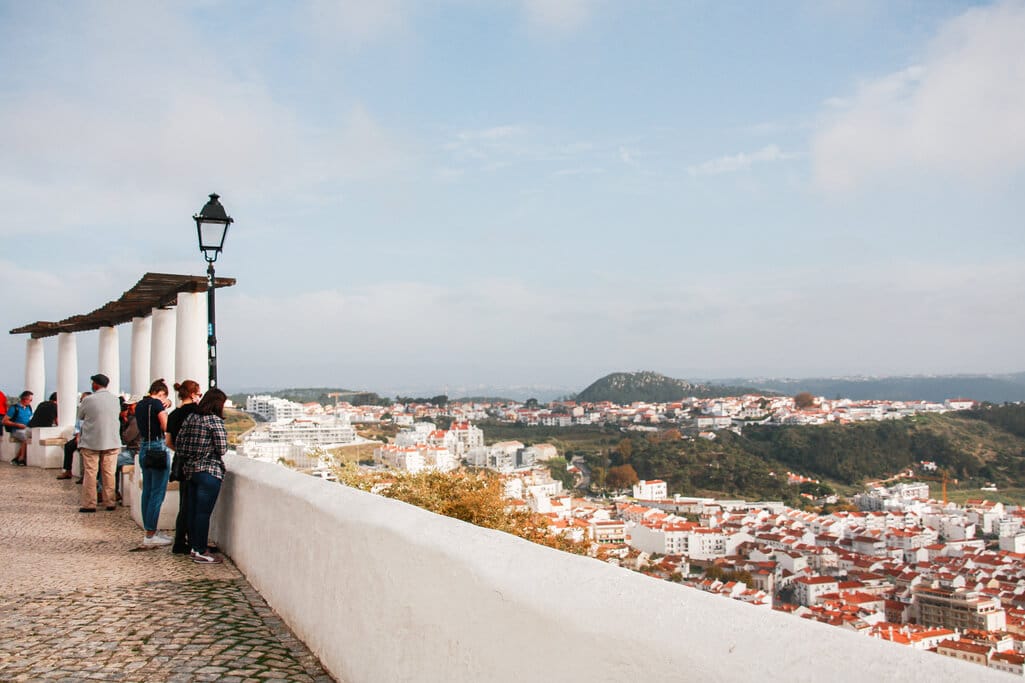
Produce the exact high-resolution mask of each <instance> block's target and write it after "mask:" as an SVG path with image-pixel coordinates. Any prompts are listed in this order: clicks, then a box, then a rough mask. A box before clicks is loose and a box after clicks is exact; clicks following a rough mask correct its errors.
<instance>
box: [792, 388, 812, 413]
mask: <svg viewBox="0 0 1025 683" xmlns="http://www.w3.org/2000/svg"><path fill="white" fill-rule="evenodd" d="M794 405H795V406H797V407H798V408H799V409H800V410H804V409H805V408H811V407H812V406H813V405H815V397H814V396H812V395H811V393H810V392H808V391H802V392H801V393H799V394H798V395H797V396H794Z"/></svg>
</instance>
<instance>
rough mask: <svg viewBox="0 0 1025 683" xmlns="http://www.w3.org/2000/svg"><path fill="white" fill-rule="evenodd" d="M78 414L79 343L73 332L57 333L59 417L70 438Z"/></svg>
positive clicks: (62, 431) (61, 425)
mask: <svg viewBox="0 0 1025 683" xmlns="http://www.w3.org/2000/svg"><path fill="white" fill-rule="evenodd" d="M76 415H78V344H77V342H76V341H75V335H74V333H73V332H61V333H60V334H58V335H57V419H58V420H60V427H61V433H62V434H63V435H64V437H65V438H68V439H70V438H71V434H72V432H74V431H75V417H74V416H76Z"/></svg>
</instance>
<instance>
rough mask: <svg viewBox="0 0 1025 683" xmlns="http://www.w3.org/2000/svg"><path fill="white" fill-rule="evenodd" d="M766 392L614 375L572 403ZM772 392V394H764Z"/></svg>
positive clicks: (635, 374) (638, 374)
mask: <svg viewBox="0 0 1025 683" xmlns="http://www.w3.org/2000/svg"><path fill="white" fill-rule="evenodd" d="M752 393H766V392H765V391H761V392H759V391H756V390H755V389H751V388H749V387H733V386H725V385H721V386H720V385H713V384H693V383H691V382H688V381H686V380H682V379H673V378H672V377H666V376H665V375H660V374H659V373H657V372H650V371H649V372H614V373H612V374H611V375H606V376H605V377H602V378H601V379H599V380H597V381H596V382H594V383H593V384H591V386H589V387H587V388H586V389H584V390H583V391H581V392H580V393H579V394H577V395H576V397H575V400H577V401H586V402H591V403H596V402H599V401H612V402H613V403H619V404H622V405H630V404H631V403H633V402H635V401H644V402H647V403H672V402H674V401H679V400H681V399H684V398H688V397H691V396H694V397H697V398H718V397H720V396H740V395H742V394H752ZM768 393H772V392H768Z"/></svg>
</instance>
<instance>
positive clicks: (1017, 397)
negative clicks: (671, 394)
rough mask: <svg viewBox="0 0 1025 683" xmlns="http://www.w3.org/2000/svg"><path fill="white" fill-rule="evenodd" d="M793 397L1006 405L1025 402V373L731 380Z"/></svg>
mask: <svg viewBox="0 0 1025 683" xmlns="http://www.w3.org/2000/svg"><path fill="white" fill-rule="evenodd" d="M729 381H738V382H743V383H745V384H751V385H753V386H755V387H760V388H763V389H770V390H772V391H778V392H780V393H782V394H785V395H787V396H793V395H794V394H797V393H799V392H802V391H808V392H811V393H812V394H814V395H815V396H825V397H827V398H833V397H836V396H838V397H842V398H850V399H853V400H855V401H864V400H876V399H880V400H891V401H937V402H940V403H942V402H943V401H944V400H946V399H948V398H961V397H964V398H970V399H974V400H976V401H989V402H991V403H1004V402H1005V401H1011V402H1014V401H1025V373H1018V374H1015V375H999V376H993V377H989V376H973V375H948V376H939V377H840V378H825V377H812V378H806V379H762V380H754V379H752V380H729Z"/></svg>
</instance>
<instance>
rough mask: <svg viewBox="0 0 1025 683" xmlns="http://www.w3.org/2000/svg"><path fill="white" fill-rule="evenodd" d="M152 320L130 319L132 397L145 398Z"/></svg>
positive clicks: (147, 386)
mask: <svg viewBox="0 0 1025 683" xmlns="http://www.w3.org/2000/svg"><path fill="white" fill-rule="evenodd" d="M152 331H153V318H151V317H150V316H148V315H147V316H138V317H135V318H132V367H131V370H129V372H130V373H131V387H130V389H129V391H131V393H132V396H145V395H146V390H147V389H149V383H150V377H149V370H150V354H151V353H152V350H153V349H152V344H153V341H152V340H153V336H152Z"/></svg>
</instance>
